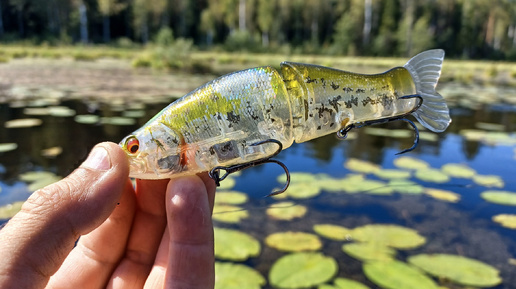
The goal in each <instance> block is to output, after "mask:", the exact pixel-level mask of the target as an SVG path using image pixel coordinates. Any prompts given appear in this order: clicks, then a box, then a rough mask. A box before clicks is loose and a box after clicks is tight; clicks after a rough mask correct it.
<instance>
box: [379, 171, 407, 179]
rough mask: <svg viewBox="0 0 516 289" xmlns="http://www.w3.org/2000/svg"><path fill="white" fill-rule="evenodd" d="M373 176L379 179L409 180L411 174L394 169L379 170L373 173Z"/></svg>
mask: <svg viewBox="0 0 516 289" xmlns="http://www.w3.org/2000/svg"><path fill="white" fill-rule="evenodd" d="M374 174H375V176H377V177H379V178H381V179H388V180H390V179H407V178H410V175H411V173H410V172H409V171H404V170H396V169H380V170H377V171H375V172H374Z"/></svg>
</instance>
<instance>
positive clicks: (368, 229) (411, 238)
mask: <svg viewBox="0 0 516 289" xmlns="http://www.w3.org/2000/svg"><path fill="white" fill-rule="evenodd" d="M351 237H352V238H353V239H355V240H357V241H361V242H371V243H377V244H382V245H385V246H389V247H393V248H397V249H414V248H417V247H419V246H421V245H423V244H424V243H425V242H426V239H425V237H423V236H421V235H419V234H418V233H417V231H415V230H413V229H410V228H406V227H402V226H398V225H381V224H371V225H365V226H362V227H357V228H355V229H353V231H352V232H351Z"/></svg>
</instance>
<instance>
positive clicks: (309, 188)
mask: <svg viewBox="0 0 516 289" xmlns="http://www.w3.org/2000/svg"><path fill="white" fill-rule="evenodd" d="M320 193H321V188H320V187H319V186H317V185H316V184H315V183H314V184H309V183H292V184H291V185H290V186H289V187H288V190H287V191H286V194H287V195H288V196H289V197H291V198H294V199H308V198H313V197H315V196H317V195H319V194H320Z"/></svg>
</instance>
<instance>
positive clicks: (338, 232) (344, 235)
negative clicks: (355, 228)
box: [313, 224, 351, 241]
mask: <svg viewBox="0 0 516 289" xmlns="http://www.w3.org/2000/svg"><path fill="white" fill-rule="evenodd" d="M313 229H314V231H315V232H316V233H317V234H319V235H321V236H323V237H325V238H328V239H331V240H336V241H345V240H348V239H349V238H350V237H351V229H348V228H346V227H342V226H338V225H332V224H317V225H314V227H313Z"/></svg>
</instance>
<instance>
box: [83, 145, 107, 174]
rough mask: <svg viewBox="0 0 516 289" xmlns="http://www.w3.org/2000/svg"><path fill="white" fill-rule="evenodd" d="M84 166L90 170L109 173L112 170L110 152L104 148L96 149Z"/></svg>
mask: <svg viewBox="0 0 516 289" xmlns="http://www.w3.org/2000/svg"><path fill="white" fill-rule="evenodd" d="M82 165H83V166H84V167H87V168H90V169H94V170H102V171H107V170H109V169H110V168H111V162H110V161H109V155H108V152H107V150H106V149H105V148H103V147H96V148H94V149H93V151H92V152H91V153H90V155H89V156H88V158H87V159H86V160H85V161H84V163H83V164H82Z"/></svg>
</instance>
